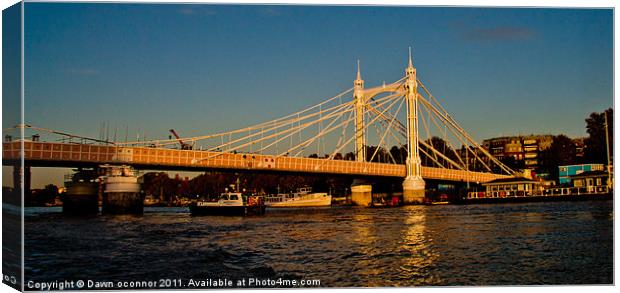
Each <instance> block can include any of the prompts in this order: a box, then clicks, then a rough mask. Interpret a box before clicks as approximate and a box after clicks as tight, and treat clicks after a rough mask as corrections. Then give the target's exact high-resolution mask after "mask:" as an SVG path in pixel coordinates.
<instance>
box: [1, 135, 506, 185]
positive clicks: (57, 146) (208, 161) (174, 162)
mask: <svg viewBox="0 0 620 293" xmlns="http://www.w3.org/2000/svg"><path fill="white" fill-rule="evenodd" d="M20 144H21V142H5V143H3V153H2V158H3V162H6V161H14V160H18V159H19V158H20V157H19V153H20V152H19V150H20ZM24 159H25V161H26V162H31V164H32V165H33V166H36V163H42V162H45V163H46V165H52V166H53V165H54V164H58V166H60V165H62V166H66V165H70V164H72V163H75V164H78V163H79V164H84V163H90V164H129V165H141V166H149V167H150V166H152V167H153V169H157V168H158V167H166V168H170V167H181V168H188V167H189V168H195V169H231V170H240V169H243V170H257V171H260V170H270V171H284V172H303V173H328V174H347V175H361V176H387V177H405V172H406V171H405V166H404V165H397V164H385V163H366V162H356V161H344V160H326V159H312V158H295V157H277V156H270V155H260V154H243V153H239V154H231V153H221V152H209V151H199V150H175V149H164V148H144V147H116V146H104V145H86V144H69V143H50V142H24ZM61 163H62V164H61ZM422 177H423V178H426V179H439V180H448V181H470V182H487V181H491V180H493V179H498V178H506V177H508V176H506V175H498V174H492V173H482V172H468V171H462V170H451V169H441V168H432V167H422Z"/></svg>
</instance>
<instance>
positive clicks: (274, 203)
mask: <svg viewBox="0 0 620 293" xmlns="http://www.w3.org/2000/svg"><path fill="white" fill-rule="evenodd" d="M331 204H332V196H331V195H329V194H327V193H325V192H314V193H313V192H312V188H311V187H308V186H306V187H302V188H299V189H297V192H294V193H290V194H287V193H279V194H277V195H272V196H267V197H265V205H266V206H267V207H269V208H296V207H327V206H330V205H331Z"/></svg>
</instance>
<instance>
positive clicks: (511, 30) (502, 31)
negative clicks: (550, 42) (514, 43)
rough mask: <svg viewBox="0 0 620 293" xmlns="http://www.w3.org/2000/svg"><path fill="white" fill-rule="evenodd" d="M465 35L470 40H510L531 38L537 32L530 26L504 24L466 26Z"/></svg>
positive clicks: (463, 32) (463, 30) (463, 33)
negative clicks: (483, 26)
mask: <svg viewBox="0 0 620 293" xmlns="http://www.w3.org/2000/svg"><path fill="white" fill-rule="evenodd" d="M461 33H462V35H463V37H464V38H465V39H466V40H469V41H510V40H525V39H530V38H532V37H533V36H534V35H535V32H534V31H533V30H531V29H529V28H525V27H516V26H502V27H493V28H480V27H474V28H465V29H462V31H461Z"/></svg>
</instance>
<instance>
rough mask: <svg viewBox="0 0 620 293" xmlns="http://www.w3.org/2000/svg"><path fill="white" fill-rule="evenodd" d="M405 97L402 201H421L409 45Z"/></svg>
mask: <svg viewBox="0 0 620 293" xmlns="http://www.w3.org/2000/svg"><path fill="white" fill-rule="evenodd" d="M405 73H406V74H407V81H406V82H405V89H406V99H407V161H406V168H407V177H405V181H404V182H403V202H404V203H405V204H410V203H422V201H423V200H424V187H425V183H424V179H422V160H421V159H420V153H419V150H418V144H419V142H418V139H419V136H418V134H419V131H418V82H417V77H416V69H415V67H413V61H412V58H411V47H409V66H407V69H405Z"/></svg>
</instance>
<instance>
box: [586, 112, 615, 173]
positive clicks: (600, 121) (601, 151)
mask: <svg viewBox="0 0 620 293" xmlns="http://www.w3.org/2000/svg"><path fill="white" fill-rule="evenodd" d="M605 115H607V122H608V125H609V127H608V134H609V156H610V159H611V158H613V149H614V148H613V134H614V128H613V121H614V111H613V109H611V108H609V109H607V110H605V111H604V112H602V113H596V112H595V113H591V114H590V117H588V118H586V131H587V132H588V134H589V137H588V138H586V140H585V149H584V161H585V163H601V164H607V146H606V145H605V141H606V137H605Z"/></svg>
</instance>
